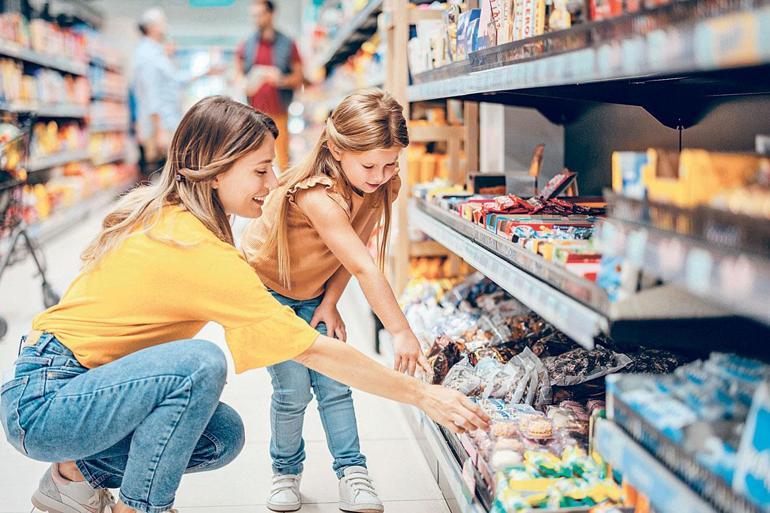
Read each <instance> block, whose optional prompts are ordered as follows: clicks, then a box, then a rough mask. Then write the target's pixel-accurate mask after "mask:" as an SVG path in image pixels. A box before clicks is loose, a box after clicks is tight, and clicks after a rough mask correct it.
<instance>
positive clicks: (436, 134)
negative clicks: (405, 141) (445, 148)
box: [409, 125, 465, 143]
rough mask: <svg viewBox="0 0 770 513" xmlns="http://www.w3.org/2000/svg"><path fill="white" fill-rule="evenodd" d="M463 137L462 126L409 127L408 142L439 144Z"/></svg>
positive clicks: (463, 128)
mask: <svg viewBox="0 0 770 513" xmlns="http://www.w3.org/2000/svg"><path fill="white" fill-rule="evenodd" d="M463 137H465V127H463V126H430V125H409V141H410V142H415V143H419V142H439V141H448V140H449V139H452V138H457V139H462V138H463Z"/></svg>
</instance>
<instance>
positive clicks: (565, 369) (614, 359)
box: [544, 346, 631, 386]
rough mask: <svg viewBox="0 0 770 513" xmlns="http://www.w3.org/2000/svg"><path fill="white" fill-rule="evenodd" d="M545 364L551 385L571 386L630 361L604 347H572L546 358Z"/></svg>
mask: <svg viewBox="0 0 770 513" xmlns="http://www.w3.org/2000/svg"><path fill="white" fill-rule="evenodd" d="M544 363H545V366H546V368H547V369H548V375H549V376H550V378H551V385H556V386H572V385H578V384H580V383H585V382H587V381H591V380H594V379H596V378H600V377H602V376H606V375H607V374H612V373H613V372H618V371H619V370H621V369H623V368H624V367H626V366H627V365H628V364H629V363H631V359H630V358H629V357H628V356H626V355H624V354H621V353H615V352H613V351H611V350H609V349H607V348H605V347H602V346H596V348H595V349H592V350H590V351H589V350H587V349H583V348H578V349H574V350H572V351H569V352H567V353H564V354H562V355H560V356H554V357H550V358H546V359H545V360H544Z"/></svg>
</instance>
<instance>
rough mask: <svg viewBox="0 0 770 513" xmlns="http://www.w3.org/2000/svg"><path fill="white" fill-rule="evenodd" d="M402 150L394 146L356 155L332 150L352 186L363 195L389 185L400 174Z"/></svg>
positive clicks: (350, 152)
mask: <svg viewBox="0 0 770 513" xmlns="http://www.w3.org/2000/svg"><path fill="white" fill-rule="evenodd" d="M400 152H401V148H400V147H398V146H394V147H392V148H387V149H376V150H369V151H364V152H361V153H355V152H352V151H342V152H341V151H338V150H337V149H336V148H332V155H333V156H334V158H335V159H337V160H338V161H339V162H340V166H341V167H342V172H343V173H345V176H346V177H347V179H348V181H349V182H350V184H351V185H352V186H353V187H355V188H356V189H358V190H359V191H361V192H363V193H367V194H369V193H372V192H374V191H376V190H377V189H379V188H380V187H381V186H382V185H383V184H385V183H388V182H389V181H390V179H391V178H393V175H395V174H396V173H397V172H398V155H399V153H400Z"/></svg>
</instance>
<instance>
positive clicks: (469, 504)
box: [402, 405, 487, 513]
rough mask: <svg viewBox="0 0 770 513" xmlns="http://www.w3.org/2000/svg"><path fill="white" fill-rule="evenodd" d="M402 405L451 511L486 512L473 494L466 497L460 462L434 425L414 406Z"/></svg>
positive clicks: (454, 512) (455, 512)
mask: <svg viewBox="0 0 770 513" xmlns="http://www.w3.org/2000/svg"><path fill="white" fill-rule="evenodd" d="M402 409H403V411H404V413H405V416H406V417H407V420H408V422H409V425H410V427H411V428H412V431H413V432H414V434H415V437H416V438H417V443H418V444H419V445H420V449H421V450H422V453H423V456H424V457H425V459H426V460H427V461H428V466H429V467H430V468H431V471H433V472H434V475H433V477H434V478H435V479H436V482H437V483H438V485H439V488H440V489H441V493H442V494H443V495H444V499H446V501H447V504H448V506H449V509H450V510H451V511H452V513H486V512H487V510H486V509H485V508H484V507H483V506H482V505H481V503H480V502H479V501H478V499H477V498H474V499H473V501H469V500H468V499H467V489H465V485H464V484H463V480H462V472H461V468H460V465H459V463H458V462H457V458H456V457H455V455H454V454H453V453H452V449H451V448H450V447H449V444H448V443H447V441H446V439H445V438H444V435H442V434H441V431H440V430H439V428H438V426H436V424H435V423H434V422H433V421H432V420H431V419H430V418H428V417H427V416H426V415H425V414H424V413H422V412H421V411H419V410H417V409H416V408H414V407H411V406H405V405H404V406H402Z"/></svg>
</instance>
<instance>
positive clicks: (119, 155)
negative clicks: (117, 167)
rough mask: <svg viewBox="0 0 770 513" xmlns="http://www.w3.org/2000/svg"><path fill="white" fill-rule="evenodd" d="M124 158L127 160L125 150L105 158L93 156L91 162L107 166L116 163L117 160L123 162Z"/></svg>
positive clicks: (95, 164)
mask: <svg viewBox="0 0 770 513" xmlns="http://www.w3.org/2000/svg"><path fill="white" fill-rule="evenodd" d="M123 160H126V152H125V151H122V152H119V153H115V154H113V155H109V156H107V157H103V158H99V157H91V162H92V163H93V165H94V166H106V165H107V164H114V163H115V162H121V161H123Z"/></svg>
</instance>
